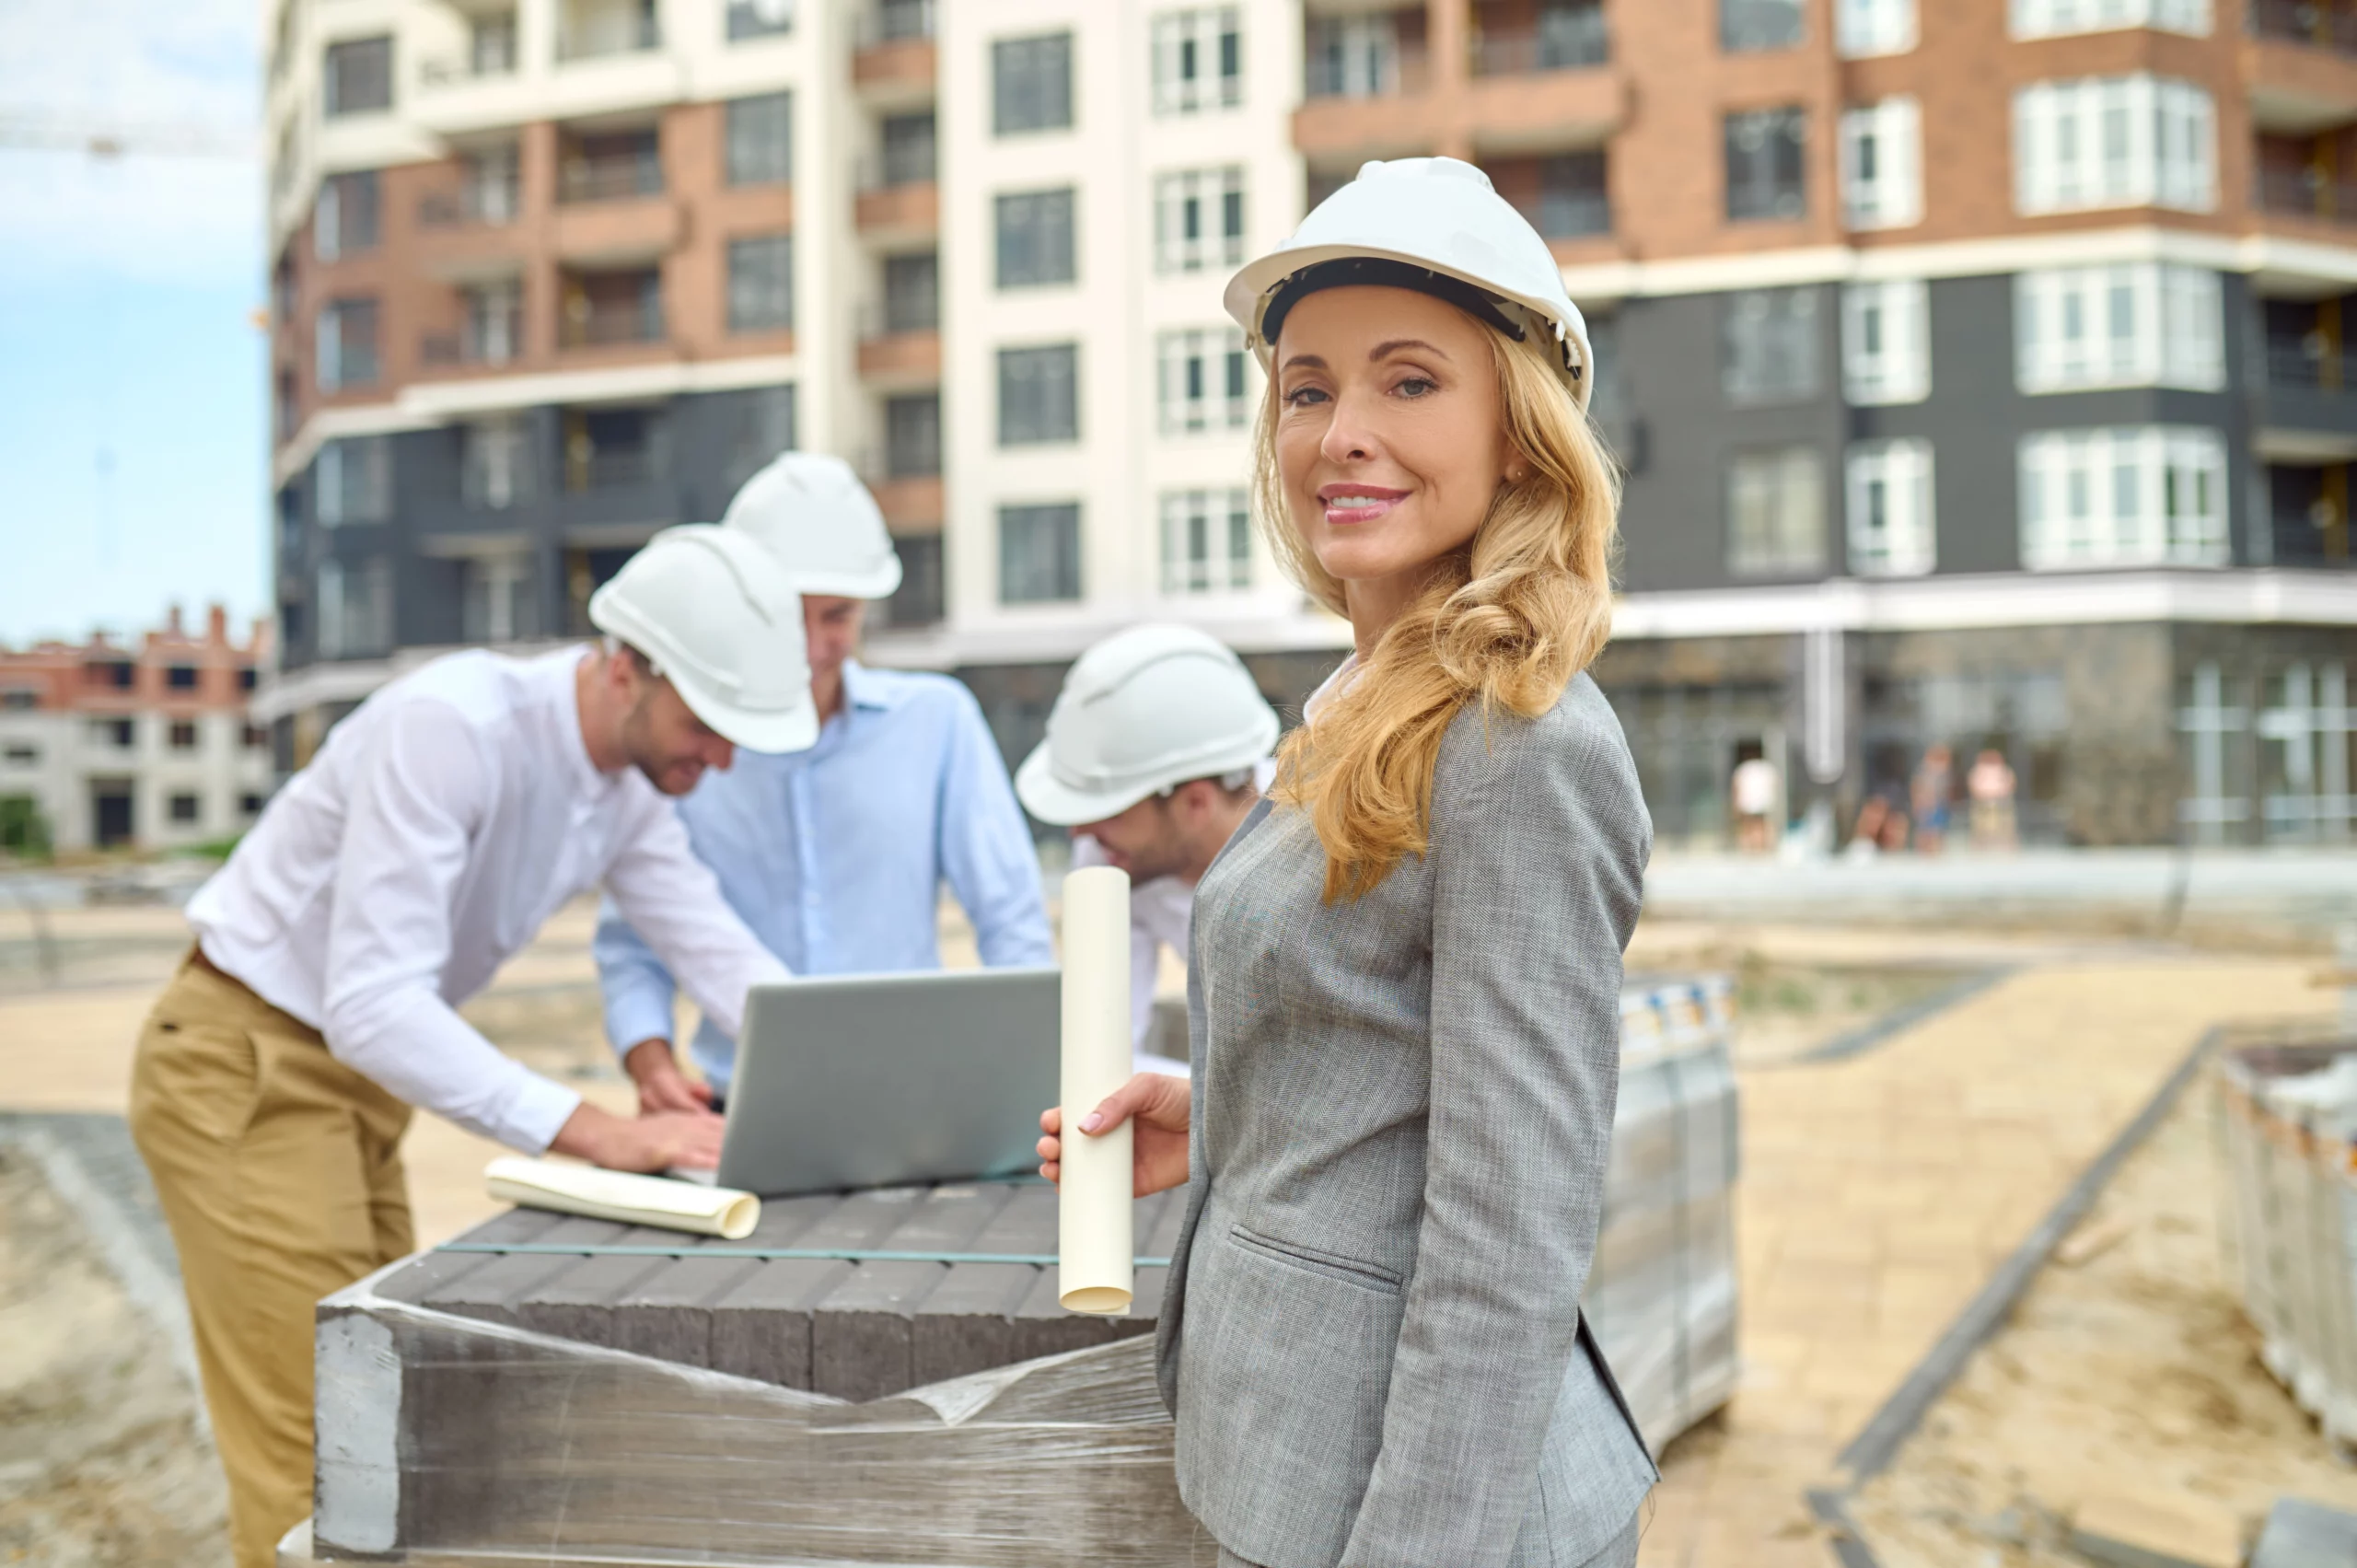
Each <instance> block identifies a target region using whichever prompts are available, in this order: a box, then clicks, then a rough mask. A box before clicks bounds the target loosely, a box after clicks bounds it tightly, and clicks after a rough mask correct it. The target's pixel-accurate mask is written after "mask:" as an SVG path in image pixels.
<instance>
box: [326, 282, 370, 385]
mask: <svg viewBox="0 0 2357 1568" xmlns="http://www.w3.org/2000/svg"><path fill="white" fill-rule="evenodd" d="M316 347H317V353H318V360H319V365H318V370H319V390H321V391H323V392H338V391H342V390H343V389H345V388H347V387H371V386H374V385H376V382H377V302H376V301H375V300H373V299H338V300H334V301H332V302H331V303H329V304H326V305H323V306H321V307H319V342H318V343H317V345H316Z"/></svg>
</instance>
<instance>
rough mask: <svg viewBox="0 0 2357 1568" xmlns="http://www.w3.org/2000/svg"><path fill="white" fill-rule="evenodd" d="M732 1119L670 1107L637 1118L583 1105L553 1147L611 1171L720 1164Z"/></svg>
mask: <svg viewBox="0 0 2357 1568" xmlns="http://www.w3.org/2000/svg"><path fill="white" fill-rule="evenodd" d="M727 1125H728V1124H727V1122H726V1121H723V1120H721V1119H720V1118H719V1117H717V1116H714V1114H713V1113H712V1112H711V1111H709V1110H703V1109H697V1110H691V1111H690V1110H665V1111H654V1112H649V1113H644V1114H642V1115H640V1116H638V1117H637V1118H636V1119H634V1120H633V1119H632V1118H629V1117H621V1116H616V1115H615V1114H613V1113H612V1112H611V1111H607V1110H599V1109H598V1108H597V1107H596V1106H594V1105H589V1104H586V1103H585V1104H583V1105H581V1106H580V1107H578V1108H577V1109H575V1111H574V1113H573V1114H572V1115H571V1116H569V1117H567V1118H565V1121H564V1125H563V1126H562V1127H560V1128H558V1129H557V1133H556V1138H555V1140H554V1141H553V1142H552V1143H551V1144H549V1148H550V1149H551V1150H552V1152H554V1153H556V1154H560V1155H571V1156H575V1158H577V1159H585V1160H587V1161H588V1162H589V1163H590V1164H592V1165H601V1166H604V1167H606V1168H607V1169H609V1170H654V1171H661V1170H668V1169H670V1168H671V1167H673V1166H689V1167H696V1168H709V1167H713V1166H716V1165H718V1164H719V1163H720V1135H721V1133H722V1132H724V1131H725V1130H726V1127H727Z"/></svg>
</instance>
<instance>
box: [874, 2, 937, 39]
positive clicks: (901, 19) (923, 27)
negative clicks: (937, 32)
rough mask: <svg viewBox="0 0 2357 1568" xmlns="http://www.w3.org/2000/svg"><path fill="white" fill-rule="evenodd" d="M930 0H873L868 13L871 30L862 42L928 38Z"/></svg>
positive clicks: (931, 6) (931, 33) (931, 7)
mask: <svg viewBox="0 0 2357 1568" xmlns="http://www.w3.org/2000/svg"><path fill="white" fill-rule="evenodd" d="M933 8H934V0H876V5H875V8H874V9H873V10H872V11H870V12H869V13H868V16H869V19H870V21H871V22H872V23H873V27H874V30H873V32H872V33H871V34H869V35H867V36H866V37H865V39H864V40H863V41H867V42H874V43H898V42H900V41H901V40H903V39H912V38H931V37H932V36H933V28H934V16H933Z"/></svg>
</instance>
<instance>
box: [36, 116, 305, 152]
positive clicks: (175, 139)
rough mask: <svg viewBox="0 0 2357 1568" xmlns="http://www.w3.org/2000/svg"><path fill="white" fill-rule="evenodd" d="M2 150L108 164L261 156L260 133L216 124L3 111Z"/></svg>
mask: <svg viewBox="0 0 2357 1568" xmlns="http://www.w3.org/2000/svg"><path fill="white" fill-rule="evenodd" d="M0 147H47V148H53V149H55V150H58V151H61V152H80V153H86V154H87V155H88V156H89V157H94V158H107V159H112V158H120V157H199V158H230V159H236V160H246V159H253V158H259V157H261V136H260V134H259V133H257V132H254V131H250V130H240V129H238V128H236V127H234V126H227V125H223V124H221V123H220V122H213V123H210V124H203V123H195V122H190V123H182V124H165V123H152V124H123V123H110V122H102V121H98V120H92V119H87V118H84V117H80V116H74V115H62V114H42V115H36V114H22V113H8V112H5V111H0Z"/></svg>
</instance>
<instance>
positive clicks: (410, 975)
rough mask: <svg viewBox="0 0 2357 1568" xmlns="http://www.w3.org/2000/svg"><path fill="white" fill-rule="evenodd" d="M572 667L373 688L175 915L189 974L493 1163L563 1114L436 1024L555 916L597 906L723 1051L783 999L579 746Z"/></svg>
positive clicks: (671, 817) (645, 806)
mask: <svg viewBox="0 0 2357 1568" xmlns="http://www.w3.org/2000/svg"><path fill="white" fill-rule="evenodd" d="M581 656H582V650H581V649H580V648H578V647H574V648H566V649H563V650H561V651H559V652H557V653H552V654H547V655H543V656H540V657H538V658H534V659H528V660H527V659H516V658H509V657H506V656H501V655H497V654H491V653H462V654H452V655H450V656H447V657H444V658H439V659H436V660H435V661H434V662H433V663H431V664H428V665H426V666H424V668H421V669H419V670H417V671H415V672H414V673H412V674H410V675H407V676H404V677H402V678H401V679H399V680H397V681H395V682H393V683H392V684H391V685H389V686H387V687H385V688H384V689H383V690H381V691H378V692H377V693H376V695H374V696H372V697H370V698H369V699H368V701H367V702H366V703H363V704H361V706H360V707H359V709H358V710H357V711H355V712H354V714H352V715H351V716H350V717H348V718H346V719H345V720H344V721H343V723H342V724H339V725H338V726H336V727H335V728H334V730H333V731H331V733H330V734H329V736H328V740H327V744H326V745H325V746H323V747H321V748H320V749H319V756H318V757H317V758H315V759H314V760H313V761H312V762H311V765H310V766H309V767H308V768H306V769H304V770H303V772H300V773H297V774H296V776H295V777H294V778H293V779H291V780H290V781H288V783H287V784H286V787H285V788H284V789H283V790H281V791H280V792H279V793H278V796H277V797H276V798H275V799H273V801H272V802H271V803H270V807H269V808H268V809H267V810H266V811H264V812H263V813H262V818H261V821H259V822H258V823H256V824H255V825H254V828H253V830H252V831H251V832H250V833H248V834H247V835H246V838H245V842H242V843H240V844H239V845H238V850H237V853H236V854H233V855H231V856H230V857H229V863H228V864H227V865H225V866H223V867H222V868H221V870H220V872H219V873H218V874H217V875H215V877H213V878H212V880H210V881H208V882H207V883H205V885H204V886H203V888H201V889H198V890H197V894H196V897H195V898H193V899H192V900H190V901H189V906H188V917H189V923H191V924H192V925H193V926H194V927H195V928H196V933H197V941H198V943H199V944H200V945H201V946H202V947H203V949H204V956H205V957H206V958H210V959H212V960H213V962H214V963H215V964H216V965H218V966H219V967H220V968H221V969H222V970H224V971H225V972H226V973H228V974H231V975H235V976H236V977H237V978H238V980H240V981H244V982H245V983H246V985H247V986H248V987H249V988H250V990H252V991H253V993H255V994H256V995H258V996H260V997H261V999H262V1000H263V1001H265V1002H268V1003H269V1004H271V1005H273V1006H274V1007H277V1008H279V1009H280V1010H281V1011H283V1012H285V1013H289V1014H292V1015H293V1016H295V1017H296V1018H299V1019H301V1020H302V1021H303V1022H304V1023H306V1024H308V1025H310V1026H311V1027H312V1028H316V1029H318V1030H319V1032H320V1033H321V1034H322V1035H324V1036H325V1037H326V1039H327V1045H328V1050H329V1051H331V1052H332V1053H333V1054H334V1055H335V1057H336V1059H337V1060H339V1061H341V1062H343V1063H346V1064H347V1065H349V1066H351V1067H352V1068H354V1070H355V1071H358V1072H360V1073H363V1074H366V1075H367V1076H368V1077H370V1078H372V1079H374V1080H375V1081H376V1082H377V1083H378V1084H381V1085H382V1086H385V1087H386V1088H387V1089H389V1090H390V1091H391V1092H392V1093H393V1094H395V1095H397V1096H399V1097H400V1098H402V1099H404V1100H407V1101H409V1102H410V1103H412V1104H413V1105H420V1106H424V1108H425V1109H428V1110H432V1111H435V1112H437V1113H439V1114H440V1115H443V1116H446V1117H447V1118H449V1119H450V1120H451V1121H455V1122H457V1123H459V1125H460V1126H462V1127H466V1128H469V1129H470V1130H472V1131H474V1132H482V1133H486V1134H488V1135H490V1136H491V1137H493V1138H496V1139H498V1140H499V1141H500V1142H501V1143H503V1144H507V1145H508V1146H510V1147H511V1148H517V1149H523V1150H527V1151H531V1152H537V1151H539V1150H541V1149H545V1148H546V1147H548V1145H549V1143H550V1141H551V1140H552V1139H553V1138H554V1137H555V1136H556V1133H557V1130H558V1129H559V1128H561V1127H562V1126H563V1125H564V1121H565V1119H566V1118H567V1117H569V1116H571V1115H572V1114H573V1111H574V1109H575V1107H576V1106H578V1105H579V1104H580V1103H581V1097H580V1096H579V1095H578V1094H576V1093H575V1092H574V1091H573V1090H572V1089H569V1088H566V1087H564V1086H563V1085H561V1084H557V1083H554V1082H552V1081H551V1080H550V1079H547V1078H544V1077H542V1076H540V1074H537V1073H534V1072H532V1071H530V1070H529V1069H528V1068H527V1067H525V1066H524V1065H523V1064H522V1063H518V1062H516V1061H513V1060H511V1059H510V1058H508V1057H506V1056H504V1055H502V1054H501V1053H500V1051H499V1050H498V1048H497V1047H495V1046H493V1044H492V1043H491V1042H490V1041H489V1040H485V1039H483V1037H482V1035H481V1034H480V1033H478V1032H477V1031H476V1030H475V1029H474V1028H472V1027H471V1026H470V1025H469V1024H468V1023H467V1022H466V1021H465V1020H464V1019H462V1018H460V1017H459V1015H458V1013H457V1012H456V1011H455V1009H456V1008H457V1006H458V1005H459V1004H460V1003H463V1002H464V1001H466V1000H467V998H469V997H470V996H472V995H473V994H474V993H476V992H478V991H481V990H482V988H483V986H484V985H485V984H487V983H488V982H489V981H490V980H491V978H492V976H493V974H494V973H496V972H497V971H498V969H499V966H500V965H501V964H502V963H504V962H505V961H506V960H507V958H509V957H510V956H511V955H512V954H514V953H516V952H517V951H518V950H519V949H521V948H522V947H525V946H526V945H527V944H528V943H529V942H530V941H531V940H532V938H533V937H534V936H535V935H538V934H539V932H540V925H541V923H543V922H544V921H546V920H547V919H548V918H549V916H550V915H552V914H553V913H555V912H556V911H557V910H558V909H559V908H560V907H561V906H562V905H563V903H564V902H565V901H566V900H569V899H572V898H575V897H577V896H578V895H580V894H582V893H585V892H587V891H589V890H590V889H593V888H596V887H597V886H598V885H599V884H600V883H603V884H604V885H605V888H606V889H607V891H608V892H609V893H610V894H611V895H612V896H613V899H614V900H615V902H616V903H617V904H619V905H620V906H621V910H622V912H623V913H624V914H626V915H627V916H628V917H629V919H630V922H631V923H632V924H633V925H634V926H635V927H637V929H638V931H639V933H640V935H643V936H644V937H645V938H646V940H647V942H648V943H649V945H651V946H652V947H654V948H655V949H656V952H657V953H659V954H660V955H661V956H662V958H663V961H664V962H665V963H666V964H667V965H668V967H669V968H670V970H671V972H672V973H673V974H674V975H676V976H677V977H678V978H679V981H680V983H681V984H682V985H683V986H684V987H685V989H686V990H687V992H688V993H689V995H690V996H691V997H692V998H694V1000H695V1002H696V1005H698V1006H700V1007H702V1009H703V1010H704V1012H705V1013H706V1014H707V1015H709V1016H712V1017H714V1019H716V1020H718V1021H719V1022H720V1023H721V1024H722V1026H723V1027H724V1028H726V1029H727V1030H728V1031H729V1032H730V1033H731V1034H734V1033H735V1032H736V1030H737V1026H738V1025H739V1024H740V1023H741V1022H742V1016H743V1013H744V1006H745V992H746V989H747V987H749V986H752V985H756V984H761V983H767V982H771V981H781V980H784V979H786V978H787V972H786V970H785V967H784V965H783V964H781V963H779V962H778V961H777V959H776V958H772V956H771V955H770V954H769V952H768V951H767V950H765V949H764V948H763V947H761V943H760V942H759V941H757V940H756V939H755V938H754V936H753V935H752V933H751V932H749V931H748V930H747V929H746V928H745V925H744V923H742V922H741V921H739V920H738V919H737V916H736V915H735V914H734V913H733V912H731V911H730V910H729V908H728V905H727V903H726V901H725V900H723V899H722V898H721V896H720V889H719V887H718V885H717V884H716V883H715V882H714V878H713V875H712V872H711V870H710V869H709V868H707V867H706V866H705V865H703V863H702V862H701V861H699V860H697V859H696V857H695V855H694V854H693V853H692V852H691V850H690V849H689V847H688V835H687V832H686V830H684V829H683V828H681V827H680V825H679V818H678V817H677V816H676V815H675V814H674V813H673V811H672V809H671V803H670V802H669V801H668V800H666V799H665V798H664V797H663V796H661V795H660V794H659V793H657V792H656V788H655V786H654V785H653V784H649V783H648V782H647V781H646V779H645V777H644V775H642V774H641V773H640V772H638V771H637V770H636V769H634V768H625V769H623V770H621V772H614V773H601V772H598V770H597V769H596V768H595V767H594V766H592V765H591V763H590V761H589V753H588V751H587V749H586V746H585V744H584V742H583V740H582V738H581V715H580V712H579V708H578V705H577V703H576V701H575V689H574V671H575V667H576V666H577V665H578V664H579V663H580V660H581Z"/></svg>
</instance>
